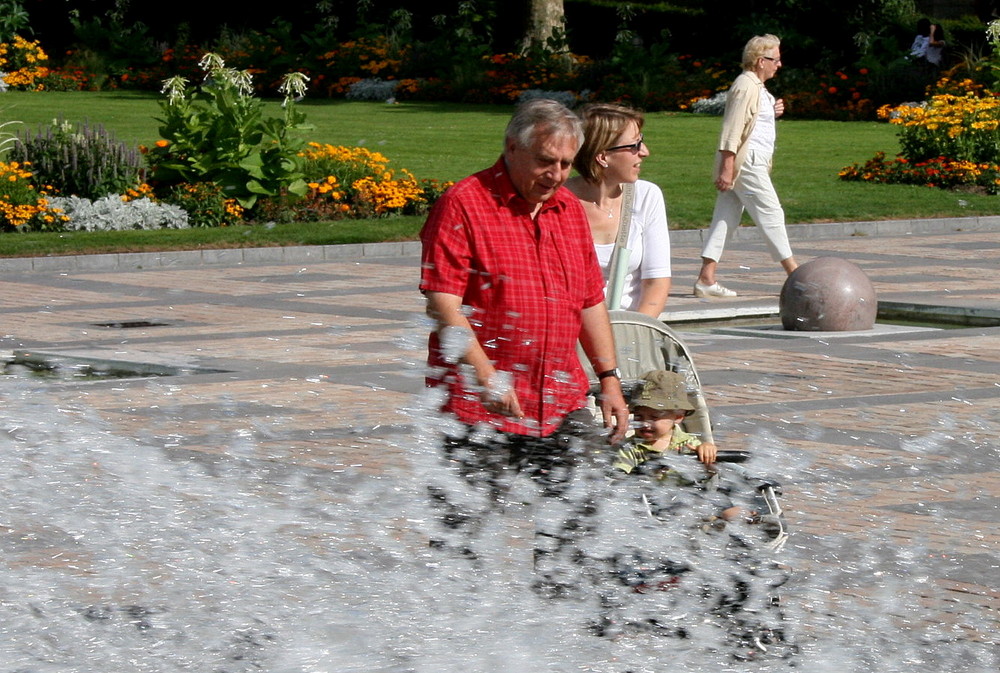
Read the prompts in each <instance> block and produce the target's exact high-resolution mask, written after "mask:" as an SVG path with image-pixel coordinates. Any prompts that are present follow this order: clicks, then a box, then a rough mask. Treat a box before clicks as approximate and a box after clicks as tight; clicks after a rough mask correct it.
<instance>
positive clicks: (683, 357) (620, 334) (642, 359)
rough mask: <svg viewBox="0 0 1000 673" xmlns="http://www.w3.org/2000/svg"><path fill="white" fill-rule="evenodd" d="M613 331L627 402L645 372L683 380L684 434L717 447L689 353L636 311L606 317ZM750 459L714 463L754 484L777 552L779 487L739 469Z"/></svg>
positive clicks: (728, 454)
mask: <svg viewBox="0 0 1000 673" xmlns="http://www.w3.org/2000/svg"><path fill="white" fill-rule="evenodd" d="M609 315H610V319H611V331H612V333H613V334H614V338H615V348H616V351H617V354H618V368H619V369H620V370H621V373H622V389H623V391H624V393H625V399H629V398H630V397H631V395H632V394H633V392H634V391H635V389H636V388H637V387H638V385H639V384H640V383H641V381H642V377H643V375H644V374H646V373H647V372H649V371H651V370H654V369H666V370H669V371H675V372H679V373H680V374H683V375H684V378H685V380H686V382H687V387H688V394H689V397H690V399H691V403H692V404H693V405H694V407H695V411H694V412H693V413H692V414H690V415H689V416H688V417H687V418H685V419H684V422H683V424H682V427H683V428H684V430H685V431H687V432H690V433H691V434H694V435H697V436H698V437H700V438H701V440H702V441H703V442H712V443H714V442H715V439H714V436H713V434H712V421H711V417H710V415H709V410H708V405H707V404H706V402H705V397H704V395H703V394H702V388H701V379H700V378H699V377H698V370H697V368H696V367H695V364H694V359H693V358H692V357H691V351H690V350H689V349H688V347H687V345H686V344H685V343H684V342H683V341H682V340H681V338H680V336H678V335H677V333H676V332H674V330H672V329H671V328H670V327H668V326H667V325H666V324H664V323H663V322H662V321H660V320H657V319H655V318H651V317H650V316H647V315H645V314H644V313H638V312H636V311H624V310H613V311H610V312H609ZM580 359H581V362H582V363H583V366H584V369H585V371H586V372H587V375H588V377H589V379H590V388H591V393H592V395H596V394H597V393H598V392H599V391H600V383H599V382H598V380H597V375H596V374H595V373H594V370H593V367H591V365H590V362H589V361H588V360H587V358H586V357H581V358H580ZM750 457H751V454H749V453H747V452H745V451H720V452H719V455H718V458H717V460H718V461H719V462H721V463H727V464H729V465H727V467H729V469H730V471H732V472H734V473H735V474H736V475H738V477H739V478H740V479H742V480H745V481H746V482H747V483H755V484H756V491H757V494H758V498H757V499H758V503H759V505H760V507H758V508H756V511H757V512H758V514H757V516H758V517H759V522H760V524H761V530H762V531H765V532H766V533H767V535H768V536H769V537H770V541H769V543H768V547H769V548H770V549H773V550H775V551H778V550H780V549H781V548H782V547H783V546H784V544H785V542H786V541H787V539H788V529H787V525H786V523H785V518H784V513H783V512H782V509H781V504H780V502H779V500H778V499H779V497H780V495H781V487H780V485H779V484H778V483H777V482H775V481H773V480H770V479H765V478H760V477H752V476H750V473H749V472H748V471H747V470H746V469H745V468H744V467H743V466H742V465H741V464H742V463H745V462H747V461H748V460H749V459H750Z"/></svg>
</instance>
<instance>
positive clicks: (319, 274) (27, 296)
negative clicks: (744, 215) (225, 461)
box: [0, 217, 1000, 644]
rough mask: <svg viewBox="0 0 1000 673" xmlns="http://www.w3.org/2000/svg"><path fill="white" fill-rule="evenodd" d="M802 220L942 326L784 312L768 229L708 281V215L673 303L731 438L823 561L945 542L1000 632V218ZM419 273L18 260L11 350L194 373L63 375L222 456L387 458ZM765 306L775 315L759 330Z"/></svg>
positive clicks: (8, 289) (125, 415)
mask: <svg viewBox="0 0 1000 673" xmlns="http://www.w3.org/2000/svg"><path fill="white" fill-rule="evenodd" d="M789 229H790V232H791V237H792V244H793V248H794V251H795V255H796V258H797V259H798V260H799V261H800V263H801V262H807V261H808V260H810V259H813V258H816V257H819V256H826V255H832V256H837V257H842V258H845V259H847V260H850V261H852V262H854V263H855V264H857V265H859V266H860V267H861V268H862V269H863V270H864V272H865V274H867V275H868V277H869V278H870V279H871V281H872V283H873V284H874V286H875V289H876V292H877V295H878V300H879V302H880V307H886V308H895V309H897V310H898V311H900V312H901V313H906V314H908V315H911V316H912V315H916V316H918V318H917V319H913V322H920V323H924V322H926V323H927V324H918V325H909V324H907V325H897V326H894V327H886V328H880V329H876V330H872V331H871V332H865V333H860V332H851V333H842V334H836V333H833V334H830V333H824V334H819V335H816V334H812V335H810V334H806V333H798V334H794V335H793V334H789V333H784V332H781V331H774V330H770V329H761V328H760V325H764V326H765V327H766V326H767V325H768V324H769V323H777V324H780V319H778V318H776V317H775V314H776V312H777V303H778V295H779V291H780V289H781V287H782V283H783V281H784V274H783V272H782V271H781V269H780V267H779V266H778V265H777V264H775V263H773V262H772V261H771V260H770V259H769V257H768V256H767V253H766V251H765V249H764V247H763V245H762V243H761V242H760V241H759V239H758V238H757V237H756V232H754V231H753V230H752V229H748V230H747V231H745V232H744V231H741V232H740V236H739V238H738V239H737V241H736V242H734V243H733V244H732V245H731V246H730V248H729V250H727V253H726V258H725V259H724V260H723V262H722V264H721V265H720V280H721V281H722V282H723V283H725V284H726V285H727V286H729V287H732V288H734V289H737V290H738V291H739V293H740V294H739V296H738V297H736V298H735V299H727V300H705V299H696V298H694V297H693V296H692V295H691V286H692V284H693V282H694V278H695V275H696V273H697V269H698V266H699V258H698V254H699V251H700V235H701V233H702V232H674V236H673V264H674V286H673V290H672V292H671V296H670V299H669V301H668V303H667V311H666V314H665V315H664V316H663V318H664V319H665V321H666V322H667V323H668V324H670V325H671V326H672V327H673V328H674V329H675V330H677V331H678V332H679V333H680V334H681V335H682V337H684V339H685V341H686V343H687V344H688V346H689V347H690V348H691V350H692V352H693V354H694V358H695V362H696V364H697V366H698V370H699V374H700V376H701V380H702V383H703V385H704V388H705V392H706V397H707V401H708V403H709V406H710V408H711V410H712V415H713V420H714V423H715V426H716V439H717V441H718V443H719V444H720V447H721V448H730V449H745V450H748V451H754V450H763V449H767V450H769V451H771V452H772V455H773V452H774V451H780V452H782V453H783V454H784V455H787V456H788V461H787V464H786V466H785V467H784V468H783V469H782V474H781V481H782V483H783V485H784V504H785V506H786V508H787V512H786V516H787V518H788V520H789V524H790V526H791V528H792V530H793V531H794V535H793V538H792V542H790V544H795V545H800V546H801V547H803V548H805V549H809V550H811V551H810V553H808V554H806V555H804V556H805V557H806V558H808V559H809V562H808V566H809V567H806V568H800V569H799V570H800V571H802V572H814V573H824V572H835V571H836V568H838V567H841V566H842V565H843V564H844V563H848V562H849V559H848V558H847V557H849V555H850V548H851V546H852V545H857V546H859V547H864V546H871V545H884V546H888V547H893V548H897V549H907V548H909V549H913V550H918V551H917V552H915V553H917V554H919V555H920V556H921V557H922V558H927V559H933V562H930V561H927V562H926V563H922V564H921V568H929V569H931V573H932V575H933V576H931V577H930V578H929V579H928V578H925V579H924V580H922V581H924V584H923V585H922V586H923V587H924V588H923V589H922V590H921V591H920V592H917V593H918V595H919V598H920V600H921V601H924V602H925V606H924V608H925V613H924V614H925V616H926V618H927V619H931V620H939V621H942V622H944V621H950V622H951V623H953V624H955V625H957V626H958V628H961V629H964V630H965V632H966V633H967V636H968V638H969V639H971V640H975V641H979V642H992V643H994V644H1000V641H998V640H997V637H998V636H997V633H1000V461H998V457H1000V326H997V325H1000V273H998V272H1000V217H998V218H969V219H958V220H941V221H914V222H890V223H857V224H829V225H792V226H790V227H789ZM418 271H419V247H418V245H417V244H416V243H413V242H409V243H393V244H377V245H365V246H330V247H308V248H307V247H303V248H274V249H253V250H242V251H241V250H226V251H199V252H190V253H162V254H133V255H95V256H88V257H65V258H39V259H0V296H2V297H3V300H2V302H3V317H2V327H0V336H2V343H0V349H2V350H3V351H4V353H5V354H6V355H7V356H8V358H9V357H11V356H12V355H13V354H14V353H15V352H21V351H26V352H31V353H40V354H42V355H43V356H44V357H49V358H51V357H63V358H69V359H70V360H74V361H81V360H80V358H83V359H84V361H85V359H87V358H93V359H96V360H100V361H117V362H122V363H132V364H134V363H144V364H145V365H147V366H162V367H164V368H167V369H170V370H174V371H183V372H185V373H184V375H178V376H169V377H159V378H157V379H156V380H151V379H149V378H147V377H139V378H133V379H117V380H113V381H91V382H87V383H85V384H65V385H56V386H53V388H52V390H51V392H50V395H51V396H52V399H53V400H55V404H57V405H58V406H60V407H61V408H63V409H64V410H65V411H66V413H67V415H68V417H72V416H73V415H74V414H84V413H86V414H93V415H96V417H97V418H98V419H99V420H100V422H101V423H102V424H104V427H106V429H107V431H108V432H110V433H112V434H114V435H116V436H123V437H131V438H135V439H136V440H138V441H141V442H143V443H144V444H147V445H152V446H158V447H164V448H168V449H170V450H172V451H175V452H199V453H204V454H208V455H212V454H218V453H220V452H223V451H225V450H226V447H227V442H229V441H230V439H229V438H232V437H242V438H243V439H245V440H246V441H247V442H249V443H250V444H251V445H252V446H253V450H254V452H255V455H256V458H257V459H259V460H261V461H266V462H268V463H271V464H283V465H288V466H290V467H302V468H308V469H311V470H319V471H324V470H329V471H335V472H338V473H343V472H344V471H349V472H357V473H360V474H371V475H375V476H377V475H380V474H383V473H385V471H386V470H391V469H392V466H393V465H395V464H398V463H399V461H398V458H399V455H398V454H399V452H401V451H405V449H406V447H405V442H402V443H397V442H395V441H393V440H395V439H398V438H399V437H405V436H406V435H407V433H408V432H410V430H411V427H412V424H413V420H414V419H413V412H412V410H413V409H414V408H415V407H419V403H418V402H417V401H416V400H419V399H420V397H421V390H422V374H423V372H422V364H423V358H424V355H425V351H424V348H425V338H426V333H427V330H428V323H427V321H426V319H425V317H424V316H423V304H422V300H421V296H420V294H419V292H418V291H417V279H418ZM919 316H925V318H926V320H923V319H919ZM747 317H756V318H758V319H759V322H760V324H759V325H757V326H756V327H754V326H751V327H750V328H748V330H746V331H740V326H741V325H742V322H739V321H737V319H743V318H747ZM710 319H711V321H712V323H711V324H706V323H705V321H708V320H710ZM944 319H947V320H949V321H950V322H958V323H962V322H965V323H971V324H959V325H958V328H942V327H941V326H940V325H939V324H937V323H938V322H939V321H941V320H944ZM716 321H729V322H730V323H731V324H730V325H729V329H727V328H726V326H725V325H721V326H720V325H719V324H717V322H716ZM880 322H881V321H880ZM733 327H735V328H736V329H735V331H734V330H733V329H732V328H733ZM948 327H955V325H949V326H948ZM873 532H874V533H873ZM873 536H874V537H873ZM831 540H835V541H836V542H835V543H834V542H830V541H831ZM838 549H839V551H838ZM9 553H10V554H12V555H14V556H15V557H16V556H17V555H18V554H21V555H22V558H21V560H22V561H23V562H24V563H31V562H33V559H37V556H35V555H36V554H37V549H32V550H21V549H19V548H13V549H12V550H10V551H9ZM14 560H16V558H15V559H14ZM879 588H880V579H879V578H878V577H871V578H870V582H869V583H868V584H867V585H866V584H864V583H859V582H858V581H856V578H855V581H852V582H851V583H850V585H847V584H845V585H843V586H837V585H836V583H831V586H830V590H831V595H834V594H837V593H838V592H840V593H842V594H843V595H844V596H848V595H850V596H851V597H853V598H854V599H857V600H864V599H865V597H866V596H872V597H874V596H876V595H877V594H878V592H879ZM831 600H834V598H831ZM873 600H874V598H873ZM984 624H989V625H992V629H990V630H985V629H984V628H983V625H984Z"/></svg>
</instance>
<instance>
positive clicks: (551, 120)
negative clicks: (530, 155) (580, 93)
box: [504, 98, 583, 148]
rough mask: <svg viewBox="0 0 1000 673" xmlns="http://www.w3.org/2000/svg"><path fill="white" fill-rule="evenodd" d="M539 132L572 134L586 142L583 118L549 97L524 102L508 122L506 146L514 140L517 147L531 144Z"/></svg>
mask: <svg viewBox="0 0 1000 673" xmlns="http://www.w3.org/2000/svg"><path fill="white" fill-rule="evenodd" d="M539 136H570V137H572V138H575V139H576V144H577V147H579V146H580V145H582V144H583V122H582V121H581V120H580V118H579V117H577V116H576V114H575V113H574V112H573V111H572V110H570V109H569V108H568V107H566V106H565V105H563V104H562V103H560V102H558V101H554V100H551V99H549V98H538V99H535V100H530V101H527V102H525V103H521V104H520V105H518V106H517V109H516V110H515V111H514V116H513V117H511V119H510V122H508V124H507V131H506V133H505V134H504V146H505V147H506V145H507V142H508V141H510V140H513V141H514V142H515V143H516V144H517V146H518V147H521V148H526V147H531V146H532V145H534V143H535V140H537V139H538V137H539Z"/></svg>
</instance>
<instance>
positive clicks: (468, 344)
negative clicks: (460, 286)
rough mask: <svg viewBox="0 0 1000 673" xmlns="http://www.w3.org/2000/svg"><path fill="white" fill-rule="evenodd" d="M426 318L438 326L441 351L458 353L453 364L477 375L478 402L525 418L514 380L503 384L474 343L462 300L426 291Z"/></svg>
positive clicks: (480, 349)
mask: <svg viewBox="0 0 1000 673" xmlns="http://www.w3.org/2000/svg"><path fill="white" fill-rule="evenodd" d="M425 295H426V297H427V315H429V316H430V317H431V318H432V319H433V320H434V321H435V322H437V325H438V340H439V344H440V348H441V349H442V350H443V351H444V352H446V353H448V352H451V351H452V350H453V349H454V350H455V351H457V355H458V357H457V358H449V359H452V360H454V361H458V362H464V363H466V364H468V365H470V366H471V367H472V369H473V371H474V372H475V374H476V383H477V384H478V385H479V387H480V389H481V391H482V392H481V393H480V399H481V400H482V403H483V406H485V407H486V408H487V409H488V410H489V411H491V412H493V413H496V414H502V415H504V416H510V417H513V418H524V413H523V412H522V411H521V405H520V403H519V402H518V400H517V394H516V393H515V392H514V386H513V381H506V382H505V381H502V380H500V379H501V378H502V377H498V376H497V370H496V368H495V367H494V366H493V363H492V362H490V359H489V357H488V356H487V355H486V351H484V350H483V347H482V345H480V343H479V341H477V340H476V334H475V332H473V331H472V325H470V324H469V320H468V318H466V317H465V314H464V313H463V312H462V298H461V297H459V296H458V295H454V294H448V293H446V292H427V293H425Z"/></svg>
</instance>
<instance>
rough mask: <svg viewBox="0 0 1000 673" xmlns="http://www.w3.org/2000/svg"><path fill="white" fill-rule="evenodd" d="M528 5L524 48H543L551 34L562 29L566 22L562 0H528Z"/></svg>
mask: <svg viewBox="0 0 1000 673" xmlns="http://www.w3.org/2000/svg"><path fill="white" fill-rule="evenodd" d="M530 5H531V8H530V13H529V16H528V30H527V32H526V33H525V36H524V46H525V48H528V47H531V46H535V45H538V46H545V42H546V40H548V39H549V38H550V37H552V32H553V31H554V30H556V29H560V30H561V29H562V28H563V23H564V22H565V20H566V11H565V9H564V7H563V0H530Z"/></svg>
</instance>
